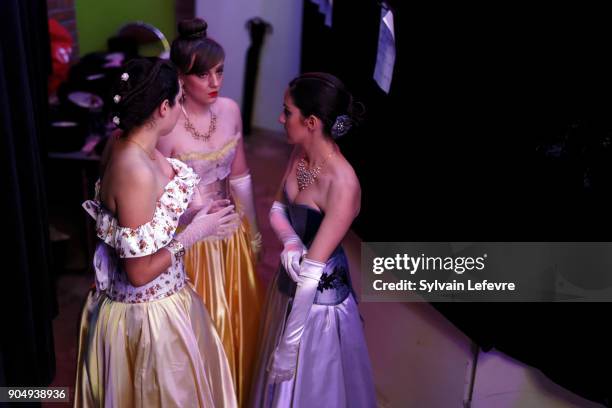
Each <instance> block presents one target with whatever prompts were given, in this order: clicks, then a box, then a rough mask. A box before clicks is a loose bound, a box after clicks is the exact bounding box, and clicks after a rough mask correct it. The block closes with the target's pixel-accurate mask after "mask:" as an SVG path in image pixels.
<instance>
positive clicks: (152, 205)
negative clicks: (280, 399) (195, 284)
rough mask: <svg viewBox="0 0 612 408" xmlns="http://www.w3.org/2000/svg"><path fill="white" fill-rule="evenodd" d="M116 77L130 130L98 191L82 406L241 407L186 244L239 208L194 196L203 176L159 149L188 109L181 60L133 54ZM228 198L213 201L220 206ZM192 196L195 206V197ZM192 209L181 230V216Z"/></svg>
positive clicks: (215, 229)
mask: <svg viewBox="0 0 612 408" xmlns="http://www.w3.org/2000/svg"><path fill="white" fill-rule="evenodd" d="M124 69H125V72H123V73H122V75H121V79H120V80H118V81H117V85H116V86H115V88H114V89H113V95H114V97H113V100H114V103H115V104H116V106H115V108H116V109H115V110H116V113H115V116H114V117H113V121H114V122H115V124H116V125H118V126H119V127H120V128H121V129H122V130H123V132H122V134H121V136H120V137H119V138H118V139H117V141H116V142H114V143H113V144H112V145H109V152H110V154H109V156H108V159H107V160H106V159H105V160H104V163H103V164H102V175H101V179H100V180H99V182H98V183H97V184H96V197H95V199H94V200H89V201H86V202H85V203H84V204H83V206H84V207H85V209H86V210H87V212H88V213H89V214H90V215H91V216H92V217H93V218H94V219H95V221H96V234H97V236H98V238H99V241H98V244H97V246H96V252H95V255H94V269H95V271H96V287H95V289H92V290H91V291H90V293H89V295H88V297H87V300H86V303H85V306H84V308H83V311H82V315H81V324H80V330H79V351H78V361H77V364H78V365H77V378H76V386H75V396H74V405H75V406H76V407H102V406H105V407H210V408H212V407H235V406H237V401H236V396H235V390H234V387H233V381H232V377H231V373H230V368H229V364H228V361H227V358H226V356H225V352H224V350H223V346H222V344H221V341H220V339H219V337H218V335H217V331H216V329H215V327H214V326H213V324H212V321H211V319H210V317H209V315H208V313H207V311H206V309H205V308H204V305H203V304H202V302H201V300H200V299H199V297H198V296H197V294H196V293H195V292H194V291H193V289H192V288H191V287H190V286H189V285H187V284H186V276H185V271H184V267H183V259H182V254H184V251H185V250H186V249H188V248H190V247H191V246H192V245H193V244H194V243H195V242H197V241H198V240H200V239H202V238H204V237H206V236H209V235H212V234H223V233H224V232H225V230H227V228H228V227H229V226H230V225H231V224H232V223H235V222H236V219H237V217H238V215H237V214H236V213H235V212H233V213H232V210H233V209H232V207H231V206H227V207H225V208H224V209H221V210H219V211H216V212H209V209H210V208H211V204H212V203H211V202H209V204H204V203H203V202H202V201H201V200H197V201H198V202H199V203H200V204H199V205H195V201H196V200H194V199H192V198H193V197H196V198H199V195H198V194H197V192H195V193H194V191H196V185H197V183H198V181H199V180H198V177H197V175H196V174H195V173H194V172H193V170H192V169H190V168H189V167H188V166H186V165H185V164H184V163H181V162H180V161H179V160H176V159H166V158H165V157H164V156H163V155H162V154H161V153H160V152H158V151H157V150H156V149H155V145H156V144H157V141H158V139H159V138H160V137H163V136H165V135H167V134H168V133H169V132H170V131H171V130H172V129H173V128H174V126H175V124H176V121H177V119H178V116H179V115H180V107H179V102H178V101H179V99H180V87H179V82H178V74H177V71H176V68H175V67H174V66H173V65H172V64H171V63H170V62H168V61H163V60H159V59H139V60H132V61H130V62H129V63H128V64H127V65H126V67H125V68H124ZM223 204H224V203H215V207H217V206H220V205H223ZM188 205H189V207H188ZM180 216H183V218H181V220H185V221H184V222H185V223H186V224H185V227H184V228H183V231H182V232H180V233H178V234H176V233H175V232H176V228H177V226H178V222H179V217H180Z"/></svg>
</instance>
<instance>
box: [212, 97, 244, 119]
mask: <svg viewBox="0 0 612 408" xmlns="http://www.w3.org/2000/svg"><path fill="white" fill-rule="evenodd" d="M216 104H218V106H219V109H220V110H221V111H222V112H224V113H227V114H238V115H240V107H239V106H238V104H237V103H236V101H234V100H233V99H232V98H227V97H225V96H220V97H219V98H218V99H217V102H216Z"/></svg>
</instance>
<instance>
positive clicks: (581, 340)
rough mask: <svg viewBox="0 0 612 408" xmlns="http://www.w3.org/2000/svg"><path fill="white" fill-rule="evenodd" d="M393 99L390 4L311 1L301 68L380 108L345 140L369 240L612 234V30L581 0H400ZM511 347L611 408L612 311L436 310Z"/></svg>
mask: <svg viewBox="0 0 612 408" xmlns="http://www.w3.org/2000/svg"><path fill="white" fill-rule="evenodd" d="M389 3H390V6H391V8H392V10H393V11H394V18H395V34H396V37H395V38H396V54H397V60H396V65H395V72H394V78H393V82H392V86H391V91H390V92H389V94H388V95H386V94H385V93H384V92H382V91H381V90H380V89H378V87H377V85H376V83H375V82H374V81H373V79H372V76H373V72H374V64H375V60H376V46H377V39H378V29H379V21H380V20H379V19H380V5H379V3H378V2H376V1H366V0H337V1H335V2H334V11H333V24H332V28H331V29H330V28H328V27H325V26H324V24H323V17H322V15H320V14H319V13H318V11H317V8H316V6H314V5H312V4H310V2H305V6H304V7H305V8H304V11H305V13H304V38H303V60H302V64H303V66H302V68H303V70H304V71H329V72H332V73H334V74H336V75H337V76H339V77H340V78H341V79H342V80H343V81H344V82H345V84H346V85H348V87H349V89H350V90H351V91H353V93H354V95H355V96H356V97H357V98H358V99H360V100H362V101H363V102H364V104H365V105H366V108H367V120H366V122H365V123H364V124H363V126H361V128H360V129H358V130H357V131H355V132H353V133H352V134H349V135H348V136H346V138H345V139H344V140H342V139H341V140H340V142H339V144H340V145H341V147H342V149H343V151H344V152H345V153H346V155H347V157H348V158H349V160H350V161H351V162H352V163H353V165H354V166H355V169H356V171H357V173H358V175H359V178H360V181H361V183H362V190H363V191H362V193H363V198H362V211H361V215H360V217H359V218H358V219H357V220H356V222H355V229H356V230H357V232H358V233H359V234H360V236H361V237H362V239H363V240H364V241H609V240H610V231H612V229H611V227H612V223H611V217H610V210H611V208H612V206H611V205H610V204H612V202H611V200H610V192H611V191H612V182H611V180H612V179H611V177H612V171H611V166H612V149H611V144H612V143H611V142H612V139H611V135H612V133H611V132H612V121H611V120H610V119H611V117H612V116H611V113H612V86H611V84H612V79H611V78H612V63H611V62H610V61H611V58H610V50H611V49H612V47H611V45H612V28H611V26H610V25H609V24H608V23H607V22H606V21H605V20H604V18H605V15H606V13H605V12H604V11H603V10H596V9H593V8H588V7H587V6H582V5H580V6H579V5H578V4H577V3H576V4H569V5H567V6H564V7H561V6H560V5H559V4H556V5H554V6H553V5H550V6H546V7H544V6H542V7H534V6H533V5H532V4H521V3H518V2H513V3H509V4H495V5H491V4H488V5H471V6H468V5H465V4H461V5H459V6H457V5H453V6H450V5H441V4H435V5H432V6H430V7H428V6H421V5H418V6H415V5H414V4H406V3H405V2H400V1H394V2H389ZM434 306H435V307H436V308H437V309H438V310H439V311H440V312H442V313H443V314H444V315H445V316H446V317H447V318H448V319H449V320H450V321H452V322H453V323H454V324H455V325H456V326H457V327H459V328H460V329H461V330H462V331H463V332H464V333H466V334H467V335H468V336H470V337H471V338H472V340H473V341H475V342H476V343H477V344H478V345H480V346H481V348H482V349H483V350H484V351H488V350H490V349H491V348H493V347H494V348H496V349H498V350H501V351H503V352H505V353H507V354H508V355H510V356H512V357H514V358H516V359H518V360H521V361H523V362H525V363H527V364H529V365H532V366H534V367H537V368H539V369H540V370H542V371H543V372H544V373H545V374H546V375H548V376H549V377H550V378H551V379H552V380H553V381H555V382H557V383H559V384H560V385H562V386H564V387H566V388H568V389H569V390H571V391H573V392H575V393H577V394H579V395H582V396H584V397H586V398H588V399H591V400H594V401H598V402H601V403H604V404H606V405H608V406H610V404H612V397H611V395H612V394H611V391H612V375H611V374H610V372H609V370H610V365H611V363H612V352H611V351H610V344H612V336H611V335H610V334H609V332H608V331H606V329H607V327H606V326H607V325H606V323H605V321H606V320H607V317H606V316H610V312H611V311H612V308H611V307H610V305H609V304H603V303H602V304H499V303H497V304H495V303H493V304H460V305H459V304H449V303H445V304H435V305H434Z"/></svg>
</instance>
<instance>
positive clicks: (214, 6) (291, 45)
mask: <svg viewBox="0 0 612 408" xmlns="http://www.w3.org/2000/svg"><path fill="white" fill-rule="evenodd" d="M196 15H197V16H198V17H202V18H204V19H205V20H206V21H207V22H208V34H209V36H211V37H213V38H214V39H216V40H217V41H218V42H219V43H220V44H221V45H222V46H223V48H224V49H225V52H226V60H225V79H224V81H225V82H224V85H223V89H222V92H221V94H222V95H224V96H227V97H230V98H232V99H234V100H235V101H236V102H238V104H239V105H241V106H242V87H243V82H244V69H245V61H246V51H247V49H248V47H249V44H250V38H249V33H248V31H247V29H246V27H245V24H246V21H247V20H249V19H250V18H252V17H261V18H262V19H264V20H265V21H267V22H269V23H270V24H272V26H273V28H274V31H273V33H271V34H268V35H266V37H265V39H264V46H263V48H262V51H261V56H260V64H259V73H258V77H257V86H256V91H255V101H254V109H253V126H254V127H259V128H264V129H272V130H278V129H279V126H280V125H279V124H278V122H277V118H278V115H279V114H280V111H281V106H282V103H283V99H282V98H283V93H284V91H285V87H286V86H287V83H288V82H289V81H290V80H291V79H293V78H294V77H295V76H296V75H297V74H298V73H299V68H300V49H301V45H300V44H301V32H302V1H301V0H196Z"/></svg>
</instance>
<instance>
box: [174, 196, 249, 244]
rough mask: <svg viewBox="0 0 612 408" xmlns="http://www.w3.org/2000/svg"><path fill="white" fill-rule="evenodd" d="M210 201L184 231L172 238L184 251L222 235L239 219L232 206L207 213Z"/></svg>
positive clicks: (211, 203)
mask: <svg viewBox="0 0 612 408" xmlns="http://www.w3.org/2000/svg"><path fill="white" fill-rule="evenodd" d="M213 203H214V202H213V201H210V202H209V203H208V204H206V205H205V206H204V207H202V209H200V210H199V211H198V213H197V214H196V215H195V216H194V217H193V219H192V220H191V222H190V223H189V224H188V225H187V226H186V227H185V229H184V230H183V231H181V232H179V233H178V234H176V235H175V236H174V239H175V240H176V241H178V242H180V243H181V244H182V245H183V248H184V249H185V250H187V249H189V247H191V246H192V245H193V244H195V243H196V242H198V241H201V240H202V239H204V238H206V237H208V236H211V235H223V233H224V230H225V229H228V228H231V225H232V224H233V223H235V222H236V220H237V219H238V218H239V217H240V216H239V215H238V214H237V213H236V212H235V211H234V206H233V205H228V206H227V207H224V208H222V209H220V210H218V211H215V212H211V213H209V212H208V211H209V210H210V209H211V207H212V205H213Z"/></svg>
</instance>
